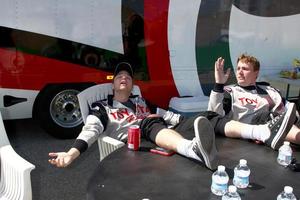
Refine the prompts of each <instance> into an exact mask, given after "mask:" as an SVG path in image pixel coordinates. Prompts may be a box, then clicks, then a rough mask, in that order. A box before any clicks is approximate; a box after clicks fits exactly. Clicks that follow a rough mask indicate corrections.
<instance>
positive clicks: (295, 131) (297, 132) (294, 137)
mask: <svg viewBox="0 0 300 200" xmlns="http://www.w3.org/2000/svg"><path fill="white" fill-rule="evenodd" d="M285 139H286V140H287V141H289V142H292V143H295V144H300V129H299V128H298V127H297V126H295V125H293V126H292V128H291V130H290V131H289V132H288V134H287V136H286V138H285Z"/></svg>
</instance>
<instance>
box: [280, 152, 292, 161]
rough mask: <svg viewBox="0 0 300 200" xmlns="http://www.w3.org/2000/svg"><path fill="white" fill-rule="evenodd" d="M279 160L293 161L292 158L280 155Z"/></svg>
mask: <svg viewBox="0 0 300 200" xmlns="http://www.w3.org/2000/svg"><path fill="white" fill-rule="evenodd" d="M278 159H279V160H284V161H290V160H292V156H291V155H285V154H281V153H280V154H278Z"/></svg>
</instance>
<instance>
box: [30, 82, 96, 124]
mask: <svg viewBox="0 0 300 200" xmlns="http://www.w3.org/2000/svg"><path fill="white" fill-rule="evenodd" d="M95 84H96V83H93V82H85V83H61V84H52V83H51V84H47V85H45V87H43V88H42V89H41V90H40V92H39V94H38V95H37V97H36V99H35V101H34V104H33V109H32V118H34V119H36V118H37V116H38V112H39V110H38V108H39V107H40V104H41V103H42V99H43V96H44V95H45V93H47V92H48V91H49V90H53V89H57V88H73V89H76V90H79V91H82V90H84V89H86V88H88V87H90V86H92V85H95Z"/></svg>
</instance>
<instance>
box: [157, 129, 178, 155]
mask: <svg viewBox="0 0 300 200" xmlns="http://www.w3.org/2000/svg"><path fill="white" fill-rule="evenodd" d="M182 140H184V138H183V137H182V136H181V135H180V134H179V133H177V132H176V131H174V130H172V129H167V128H166V129H162V130H161V131H159V132H158V134H157V136H156V138H155V143H156V144H157V145H158V146H160V147H163V148H165V149H170V150H173V151H176V152H177V146H178V144H179V143H180V142H181V141H182Z"/></svg>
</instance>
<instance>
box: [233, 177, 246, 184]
mask: <svg viewBox="0 0 300 200" xmlns="http://www.w3.org/2000/svg"><path fill="white" fill-rule="evenodd" d="M234 180H235V182H237V183H240V184H241V185H248V184H249V176H246V177H241V176H234Z"/></svg>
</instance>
